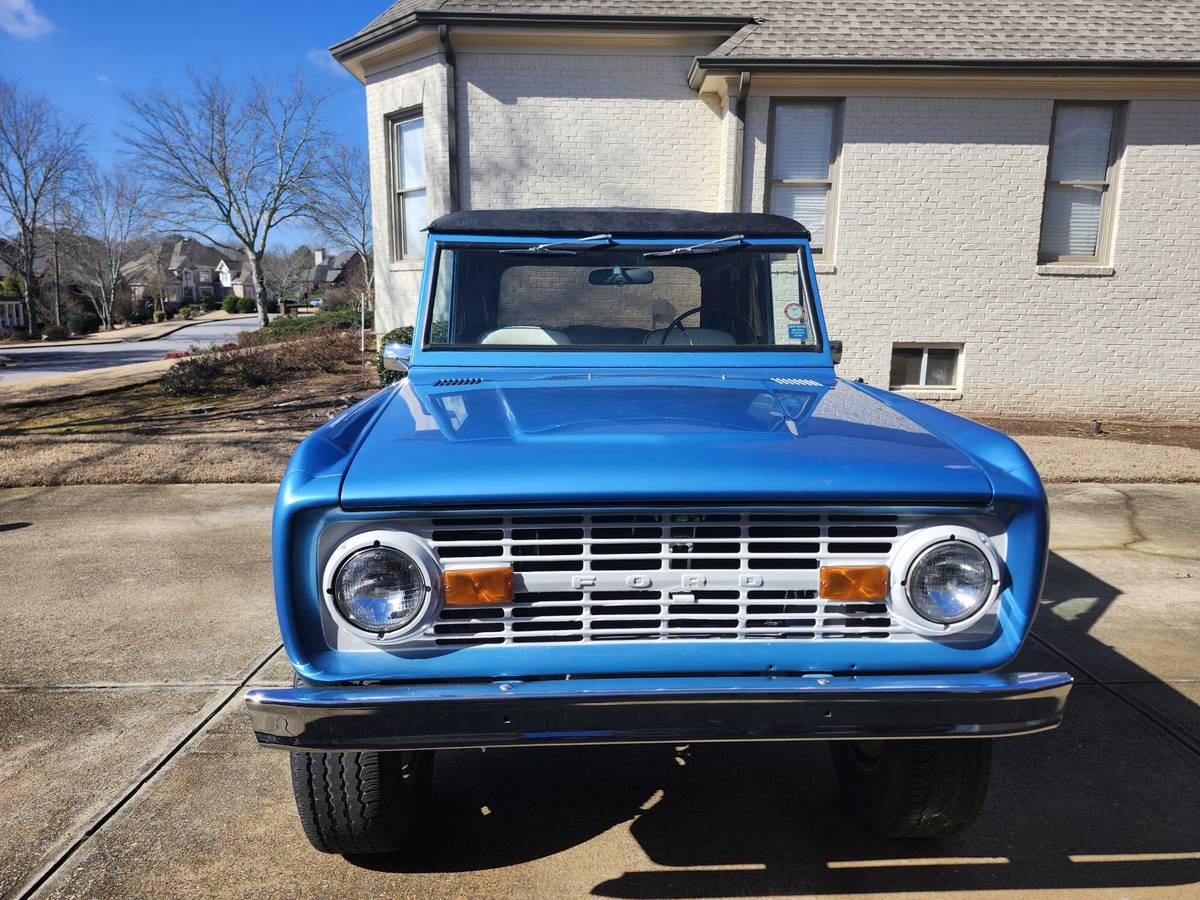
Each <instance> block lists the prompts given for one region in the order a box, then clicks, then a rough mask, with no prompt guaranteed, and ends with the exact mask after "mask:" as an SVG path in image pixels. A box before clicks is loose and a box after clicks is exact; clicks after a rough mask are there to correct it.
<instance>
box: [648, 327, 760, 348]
mask: <svg viewBox="0 0 1200 900" xmlns="http://www.w3.org/2000/svg"><path fill="white" fill-rule="evenodd" d="M666 330H667V329H665V328H658V329H655V330H654V331H651V332H650V333H649V334H648V335H646V338H645V340H643V341H642V344H643V345H644V346H646V347H661V346H662V343H663V333H664V332H666ZM667 346H668V347H676V346H679V347H736V346H737V339H736V338H735V337H734V336H733V335H732V334H729V333H728V332H726V331H721V330H719V329H717V328H688V329H687V330H686V331H685V330H683V329H681V328H678V327H677V328H672V329H671V334H670V336H669V337H668V338H667Z"/></svg>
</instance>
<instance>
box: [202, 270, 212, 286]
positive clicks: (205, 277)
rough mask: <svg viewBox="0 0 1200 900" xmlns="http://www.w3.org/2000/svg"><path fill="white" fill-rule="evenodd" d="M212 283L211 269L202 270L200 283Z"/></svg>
mask: <svg viewBox="0 0 1200 900" xmlns="http://www.w3.org/2000/svg"><path fill="white" fill-rule="evenodd" d="M211 282H212V272H211V271H210V270H209V269H201V270H200V283H201V284H210V283H211Z"/></svg>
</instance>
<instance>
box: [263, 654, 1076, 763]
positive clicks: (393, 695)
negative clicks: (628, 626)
mask: <svg viewBox="0 0 1200 900" xmlns="http://www.w3.org/2000/svg"><path fill="white" fill-rule="evenodd" d="M1071 683H1072V679H1071V676H1069V675H1067V674H1065V673H1061V672H1045V673H1032V672H1028V673H1009V674H967V675H867V676H852V675H850V676H821V675H806V676H781V677H768V676H725V677H715V676H697V677H673V678H663V677H655V678H644V677H637V678H579V679H562V680H549V681H518V680H512V681H497V682H490V683H486V684H389V685H372V686H353V685H351V686H332V687H312V686H307V685H302V686H297V687H294V688H271V689H263V690H254V691H251V692H250V693H249V694H247V695H246V707H247V709H248V710H249V713H250V719H251V722H252V723H253V726H254V732H255V734H256V736H257V737H258V740H259V742H260V743H262V744H266V745H268V746H272V747H282V748H284V749H286V750H318V751H342V750H416V749H432V748H469V747H517V746H548V745H556V744H638V743H689V742H696V741H768V740H830V739H853V738H857V739H868V738H870V739H879V738H942V737H1005V736H1009V735H1018V734H1030V733H1033V732H1036V731H1044V730H1046V729H1050V728H1054V727H1056V726H1057V725H1058V724H1059V723H1060V722H1061V721H1062V717H1063V710H1064V708H1065V706H1066V701H1067V694H1068V693H1069V692H1070V690H1071Z"/></svg>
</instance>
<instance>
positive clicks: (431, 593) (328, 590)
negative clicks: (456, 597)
mask: <svg viewBox="0 0 1200 900" xmlns="http://www.w3.org/2000/svg"><path fill="white" fill-rule="evenodd" d="M372 547H384V548H387V549H389V550H394V551H396V552H397V553H401V554H403V555H404V556H406V557H408V558H409V559H410V560H412V562H413V564H414V565H415V566H416V568H417V570H418V571H419V572H420V573H421V577H422V578H423V579H424V582H425V596H424V598H423V600H422V602H421V605H420V607H419V608H418V610H417V613H416V615H414V616H413V618H412V619H411V620H410V621H409V622H408V624H406V625H404V626H402V627H401V628H397V629H396V630H395V631H388V632H384V633H382V634H381V633H380V632H378V631H369V630H366V629H364V628H362V627H361V626H359V625H357V624H355V623H354V622H353V621H351V620H350V619H349V618H348V617H347V616H346V615H345V614H344V613H343V612H342V610H341V609H340V608H339V607H338V604H337V600H336V599H335V594H334V591H335V586H336V579H337V575H338V572H339V571H340V570H341V568H342V564H343V563H344V562H346V560H348V559H349V558H350V557H351V556H353V555H354V554H356V553H358V552H360V551H362V550H367V549H370V548H372ZM441 598H442V569H441V565H440V564H439V563H438V558H437V555H436V554H435V553H434V552H433V549H432V548H431V547H430V546H429V545H428V544H426V543H425V542H424V541H423V540H421V539H420V538H418V537H417V536H416V535H413V534H408V533H407V532H403V531H391V530H384V529H375V530H372V531H362V532H359V533H358V534H354V535H351V536H350V537H348V538H346V539H345V540H344V541H342V542H341V543H340V544H338V545H337V547H335V548H334V550H333V552H332V553H331V554H330V555H329V558H328V559H327V560H326V561H325V567H324V569H323V570H322V576H321V599H322V600H323V601H324V603H325V610H326V612H327V614H328V615H329V616H330V618H331V619H332V621H333V622H334V623H336V624H337V626H338V628H340V629H342V630H344V631H346V632H347V633H349V634H351V635H353V636H354V637H356V638H358V639H359V640H362V641H365V642H366V643H368V644H373V645H375V646H380V647H382V646H391V645H394V644H397V643H400V642H402V641H405V640H408V639H409V638H411V637H412V636H413V635H414V634H417V633H419V632H420V631H423V630H424V629H425V628H426V627H427V626H428V625H429V623H430V622H431V621H432V620H433V619H434V618H435V617H436V612H437V609H438V608H439V606H440V604H441Z"/></svg>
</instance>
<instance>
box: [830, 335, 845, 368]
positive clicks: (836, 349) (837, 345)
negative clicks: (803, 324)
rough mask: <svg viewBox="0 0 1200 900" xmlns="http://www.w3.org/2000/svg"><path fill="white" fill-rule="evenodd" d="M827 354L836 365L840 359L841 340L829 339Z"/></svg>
mask: <svg viewBox="0 0 1200 900" xmlns="http://www.w3.org/2000/svg"><path fill="white" fill-rule="evenodd" d="M829 354H830V355H831V356H832V357H833V364H834V365H835V366H836V365H837V364H838V363H840V362H841V361H842V342H841V341H830V342H829Z"/></svg>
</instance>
